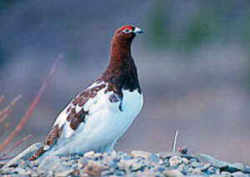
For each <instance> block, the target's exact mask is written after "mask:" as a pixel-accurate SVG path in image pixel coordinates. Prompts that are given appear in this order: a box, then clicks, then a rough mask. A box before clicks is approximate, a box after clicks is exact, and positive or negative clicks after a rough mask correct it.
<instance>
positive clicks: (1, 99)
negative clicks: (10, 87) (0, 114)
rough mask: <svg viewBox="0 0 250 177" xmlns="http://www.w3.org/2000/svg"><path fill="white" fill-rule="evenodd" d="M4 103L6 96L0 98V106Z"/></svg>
mask: <svg viewBox="0 0 250 177" xmlns="http://www.w3.org/2000/svg"><path fill="white" fill-rule="evenodd" d="M3 101H4V96H3V95H2V96H0V104H1V103H2V102H3Z"/></svg>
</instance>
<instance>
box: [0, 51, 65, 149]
mask: <svg viewBox="0 0 250 177" xmlns="http://www.w3.org/2000/svg"><path fill="white" fill-rule="evenodd" d="M62 57H63V56H62V55H59V56H58V57H57V59H56V60H55V62H54V64H53V65H52V67H51V69H50V72H49V75H48V77H47V78H46V79H45V80H44V82H43V83H42V86H41V88H40V89H39V91H38V93H37V95H36V97H35V98H34V100H33V101H32V103H31V104H30V106H29V108H28V110H27V111H26V112H25V114H24V116H23V117H22V118H21V121H20V122H19V123H18V125H17V126H16V128H15V129H14V130H13V131H12V132H11V133H10V134H9V136H8V137H7V138H6V139H5V140H4V142H3V143H2V144H0V152H1V151H3V150H4V149H5V148H6V146H8V144H9V143H10V142H11V141H12V140H13V139H14V138H15V136H16V135H17V134H18V133H19V132H20V131H21V130H22V129H23V127H24V125H25V124H26V122H27V121H28V120H29V118H30V117H31V115H32V113H33V111H34V109H35V107H36V106H37V104H38V103H39V101H40V98H41V96H42V94H43V92H44V90H45V89H46V88H47V86H48V83H49V81H50V80H51V78H52V76H53V75H54V73H55V71H56V66H57V63H58V62H59V60H60V59H61V58H62Z"/></svg>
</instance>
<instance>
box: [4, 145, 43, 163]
mask: <svg viewBox="0 0 250 177" xmlns="http://www.w3.org/2000/svg"><path fill="white" fill-rule="evenodd" d="M41 146H42V144H41V143H35V144H33V145H31V146H29V147H28V148H26V149H25V150H24V151H23V152H21V153H19V154H18V155H17V156H16V157H14V158H13V159H11V160H10V161H9V162H8V163H6V164H5V165H4V167H9V166H11V165H14V164H18V163H19V162H20V160H21V159H23V160H27V159H29V158H30V157H31V156H32V155H33V154H34V153H35V152H36V151H37V150H38V149H39V148H40V147H41Z"/></svg>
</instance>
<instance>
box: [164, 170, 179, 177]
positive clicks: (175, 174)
mask: <svg viewBox="0 0 250 177" xmlns="http://www.w3.org/2000/svg"><path fill="white" fill-rule="evenodd" d="M163 174H164V176H165V177H183V174H182V173H181V172H180V171H178V170H166V171H164V172H163Z"/></svg>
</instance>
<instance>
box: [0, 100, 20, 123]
mask: <svg viewBox="0 0 250 177" xmlns="http://www.w3.org/2000/svg"><path fill="white" fill-rule="evenodd" d="M21 98H22V95H18V96H17V97H15V98H14V99H13V100H12V101H11V103H10V104H9V105H8V106H7V107H6V108H4V110H2V111H0V123H2V122H3V121H4V120H5V119H6V118H7V117H8V115H9V114H10V113H11V112H12V108H13V107H14V106H15V105H16V103H17V101H18V100H19V99H21Z"/></svg>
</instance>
